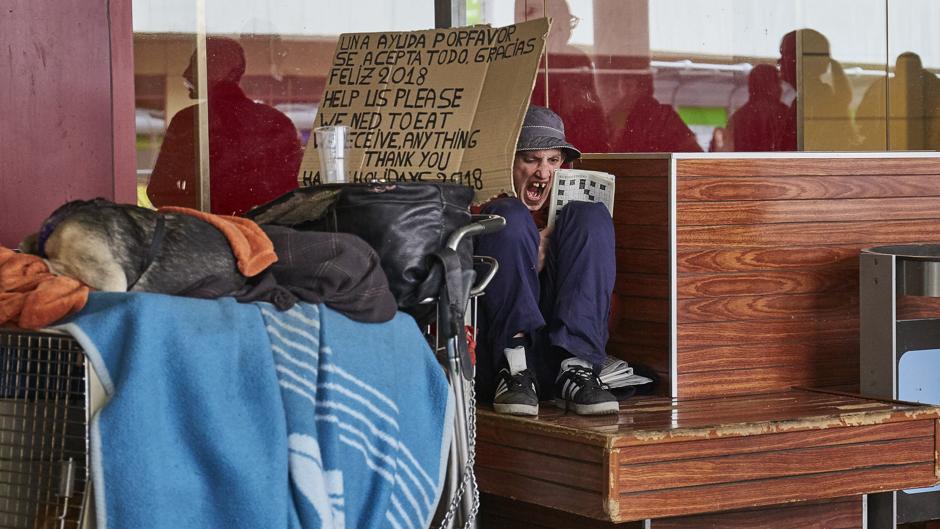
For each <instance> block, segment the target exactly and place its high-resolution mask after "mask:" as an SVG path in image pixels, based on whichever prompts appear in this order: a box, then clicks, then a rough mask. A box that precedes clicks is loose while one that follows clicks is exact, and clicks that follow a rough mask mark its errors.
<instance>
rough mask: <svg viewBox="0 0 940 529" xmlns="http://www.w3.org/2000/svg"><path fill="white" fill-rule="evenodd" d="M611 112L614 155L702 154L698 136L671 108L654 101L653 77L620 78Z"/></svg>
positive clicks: (648, 75) (632, 76) (631, 76)
mask: <svg viewBox="0 0 940 529" xmlns="http://www.w3.org/2000/svg"><path fill="white" fill-rule="evenodd" d="M621 83H622V86H621V89H620V93H622V94H623V97H621V99H620V101H618V102H617V105H616V106H615V110H614V111H613V112H611V124H610V130H611V132H612V136H611V138H612V140H613V141H612V142H611V152H700V151H701V150H702V147H701V146H700V145H699V144H698V141H696V139H695V134H694V133H693V132H692V130H691V129H689V127H688V125H686V124H685V122H684V121H682V118H681V117H680V116H679V113H678V112H676V110H675V109H674V108H672V106H670V105H665V104H663V103H660V102H659V101H658V100H657V99H656V98H655V97H653V76H652V74H643V75H630V76H624V77H623V78H621Z"/></svg>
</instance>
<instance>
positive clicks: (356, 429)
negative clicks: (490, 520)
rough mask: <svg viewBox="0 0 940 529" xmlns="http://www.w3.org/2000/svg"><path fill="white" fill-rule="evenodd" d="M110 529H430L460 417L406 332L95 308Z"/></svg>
mask: <svg viewBox="0 0 940 529" xmlns="http://www.w3.org/2000/svg"><path fill="white" fill-rule="evenodd" d="M61 328H63V329H64V330H66V331H68V332H70V333H71V334H73V335H74V336H75V337H76V338H77V339H78V341H79V342H80V343H81V345H82V346H83V348H84V349H85V351H86V353H87V355H88V358H89V360H90V362H91V364H92V365H93V366H94V368H95V370H96V372H97V374H98V376H99V378H100V379H101V381H102V384H103V386H104V388H105V391H106V393H107V394H108V396H109V397H110V400H109V402H108V403H107V405H106V406H105V407H104V408H103V409H102V410H101V411H100V412H99V413H98V414H96V416H95V417H94V418H93V420H92V429H93V432H92V472H93V476H92V477H93V480H94V486H95V505H96V508H97V518H98V520H97V521H98V527H99V529H124V528H135V529H136V528H140V527H148V528H154V529H164V528H165V529H171V528H172V529H182V528H200V529H201V528H216V527H217V528H223V527H224V528H242V527H243V528H251V529H255V528H281V527H283V528H291V529H293V528H304V529H309V528H321V527H322V528H327V529H335V528H349V529H364V528H380V527H390V528H401V529H405V528H407V529H417V528H420V527H427V525H428V523H429V521H430V518H431V516H432V514H433V512H434V508H435V506H436V503H437V500H438V498H439V496H440V493H441V488H442V483H443V476H444V470H445V467H446V456H447V447H448V445H449V443H450V435H451V425H452V413H453V403H452V400H451V398H450V392H449V391H448V389H447V385H446V380H445V378H444V376H443V372H442V371H441V369H440V367H439V366H438V365H437V363H436V361H435V360H434V358H433V355H432V353H431V351H430V349H429V348H428V346H427V344H426V343H425V341H424V338H423V336H422V335H421V333H420V332H419V330H418V328H417V326H416V325H415V323H414V320H412V319H411V318H410V317H409V316H407V315H404V314H399V315H397V316H396V318H395V319H394V320H393V321H391V322H389V323H384V324H363V323H357V322H354V321H352V320H349V319H347V318H346V317H344V316H342V315H341V314H339V313H336V312H333V311H332V310H330V309H328V308H326V307H323V306H316V305H306V304H301V305H297V306H296V307H294V308H293V309H291V310H290V311H287V312H284V313H281V312H278V311H276V310H275V309H274V308H273V306H271V305H268V304H264V303H259V304H251V305H246V304H238V303H235V302H234V300H232V299H219V300H198V299H189V298H179V297H171V296H163V295H159V294H142V293H131V294H124V293H121V294H113V293H94V294H92V295H91V297H90V299H89V302H88V305H87V306H86V308H85V309H84V310H83V311H82V312H80V313H79V314H78V315H76V316H75V317H74V318H73V319H72V320H70V321H69V322H67V323H65V324H63V325H62V326H61Z"/></svg>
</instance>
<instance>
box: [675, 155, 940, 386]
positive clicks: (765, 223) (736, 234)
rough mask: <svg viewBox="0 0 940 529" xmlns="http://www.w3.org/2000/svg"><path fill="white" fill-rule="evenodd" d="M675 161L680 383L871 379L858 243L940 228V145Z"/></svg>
mask: <svg viewBox="0 0 940 529" xmlns="http://www.w3.org/2000/svg"><path fill="white" fill-rule="evenodd" d="M675 163H676V165H675V170H676V186H675V187H676V204H675V212H676V213H675V219H674V221H675V225H676V228H675V230H676V241H675V251H676V291H677V299H676V300H675V303H676V315H677V321H676V334H677V343H676V351H677V365H678V369H677V372H678V373H677V379H678V395H679V396H680V397H687V398H702V397H712V396H721V395H727V394H729V393H732V394H734V393H758V392H765V391H775V390H779V389H782V388H786V387H789V386H792V385H809V386H826V385H833V386H843V387H849V388H851V387H857V384H858V299H859V298H858V252H859V250H860V249H862V248H866V247H870V246H876V245H883V244H899V243H926V242H936V241H938V240H940V208H938V207H937V206H940V185H938V181H940V158H924V157H911V158H883V159H879V158H876V157H867V158H866V157H862V158H800V157H798V156H797V157H794V158H793V159H785V160H782V159H760V158H747V159H743V158H739V159H729V158H724V159H722V158H714V159H705V158H698V159H683V158H682V157H681V156H680V157H677V159H676V162H675ZM664 207H666V206H664Z"/></svg>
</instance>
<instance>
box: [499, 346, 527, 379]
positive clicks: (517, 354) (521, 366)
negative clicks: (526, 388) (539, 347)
mask: <svg viewBox="0 0 940 529" xmlns="http://www.w3.org/2000/svg"><path fill="white" fill-rule="evenodd" d="M503 354H504V355H506V360H507V361H508V362H509V374H511V375H515V374H518V373H519V372H520V371H525V368H526V365H525V347H523V346H521V345H520V346H518V347H513V348H512V349H509V348H506V349H503Z"/></svg>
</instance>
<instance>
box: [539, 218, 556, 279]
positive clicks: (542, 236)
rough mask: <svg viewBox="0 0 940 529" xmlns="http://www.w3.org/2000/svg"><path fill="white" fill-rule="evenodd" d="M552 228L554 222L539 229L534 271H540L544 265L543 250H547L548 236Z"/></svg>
mask: <svg viewBox="0 0 940 529" xmlns="http://www.w3.org/2000/svg"><path fill="white" fill-rule="evenodd" d="M553 229H555V225H554V224H553V225H551V226H548V227H546V228H545V229H543V230H541V231H539V262H538V265H537V267H536V270H535V271H536V272H539V273H541V272H542V268H544V267H545V252H547V251H548V238H549V237H550V236H551V234H552V230H553Z"/></svg>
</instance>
